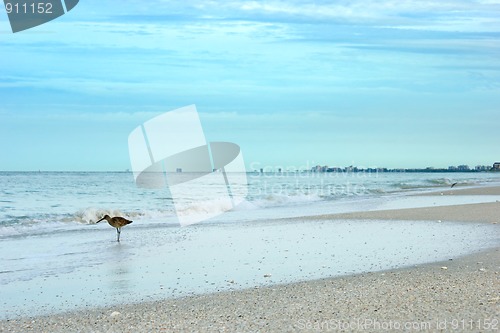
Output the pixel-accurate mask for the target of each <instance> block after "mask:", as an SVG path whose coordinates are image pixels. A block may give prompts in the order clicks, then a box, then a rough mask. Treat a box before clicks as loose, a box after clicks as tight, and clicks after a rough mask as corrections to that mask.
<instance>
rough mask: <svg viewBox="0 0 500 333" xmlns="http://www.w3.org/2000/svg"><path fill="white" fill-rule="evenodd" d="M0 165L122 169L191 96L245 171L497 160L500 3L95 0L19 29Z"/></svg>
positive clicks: (6, 39) (7, 44) (1, 125)
mask: <svg viewBox="0 0 500 333" xmlns="http://www.w3.org/2000/svg"><path fill="white" fill-rule="evenodd" d="M0 59H1V60H2V61H0V101H1V102H0V171H30V170H36V171H37V170H46V171H49V170H53V171H123V170H126V169H129V168H130V160H129V155H128V135H129V134H130V133H131V132H132V130H134V128H136V127H137V126H139V125H141V124H142V123H144V122H145V121H147V120H149V119H151V118H153V117H155V116H157V115H160V114H162V113H164V112H167V111H170V110H173V109H177V108H180V107H183V106H186V105H191V104H195V105H196V106H197V109H198V112H199V114H200V119H201V122H202V125H203V128H204V131H205V136H206V139H207V141H229V142H234V143H237V144H238V145H240V147H241V149H242V152H243V156H244V159H245V163H246V165H247V167H248V168H249V169H256V168H260V167H270V166H271V167H272V166H280V167H284V168H288V167H290V168H294V167H312V166H313V165H316V164H321V165H329V166H348V165H358V166H365V167H391V168H405V167H422V168H423V167H428V166H433V167H448V166H449V165H459V164H469V165H471V166H475V165H477V164H487V165H491V164H493V162H495V161H499V160H500V148H499V139H498V133H499V132H498V125H499V123H500V61H499V60H500V0H470V1H464V0H440V1H428V0H419V1H409V0H397V1H396V0H394V1H393V0H378V1H372V0H359V1H296V0H292V1H276V0H267V1H234V0H225V1H216V0H213V1H191V0H185V1H169V0H151V1H147V2H146V1H139V0H137V1H131V0H122V1H119V2H118V1H97V0H82V1H80V3H79V4H78V5H77V6H76V7H75V8H74V9H73V10H71V11H70V12H68V13H67V14H66V15H64V16H62V17H59V18H58V19H56V20H54V21H51V22H48V23H46V24H44V25H41V26H39V27H35V28H33V29H30V30H26V31H23V32H19V33H15V34H13V33H12V31H11V29H10V25H9V22H8V18H7V15H6V13H5V11H4V10H1V9H0Z"/></svg>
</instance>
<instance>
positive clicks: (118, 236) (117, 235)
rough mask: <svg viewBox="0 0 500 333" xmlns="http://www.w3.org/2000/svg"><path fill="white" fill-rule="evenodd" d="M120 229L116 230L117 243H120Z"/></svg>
mask: <svg viewBox="0 0 500 333" xmlns="http://www.w3.org/2000/svg"><path fill="white" fill-rule="evenodd" d="M120 232H121V231H120V228H116V237H117V238H116V241H117V242H119V241H120Z"/></svg>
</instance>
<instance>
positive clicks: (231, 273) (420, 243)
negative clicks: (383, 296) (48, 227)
mask: <svg viewBox="0 0 500 333" xmlns="http://www.w3.org/2000/svg"><path fill="white" fill-rule="evenodd" d="M114 237H115V232H114V230H113V229H112V228H98V226H89V229H87V230H84V231H78V232H68V233H57V234H52V235H51V234H46V235H39V236H32V237H27V238H23V239H17V240H7V241H2V242H1V243H0V252H1V253H4V254H6V255H4V256H3V258H2V269H1V272H0V286H1V289H0V300H1V301H0V313H1V314H3V318H11V317H15V316H20V315H35V314H45V313H51V312H60V311H68V310H73V309H82V308H85V307H96V306H115V307H117V308H119V306H117V304H120V303H130V302H139V301H146V300H155V299H162V298H169V297H179V296H185V295H192V294H199V293H206V292H217V291H221V290H230V289H239V288H249V287H255V286H263V285H270V284H276V283H286V282H294V281H301V280H311V279H318V278H323V277H331V276H339V275H347V274H354V273H360V272H367V271H377V270H385V269H391V268H397V267H404V266H411V265H415V264H419V263H426V262H432V261H438V260H447V259H451V258H456V257H458V256H460V255H464V254H467V253H471V252H474V251H479V250H482V249H485V248H488V247H493V246H496V245H497V244H498V242H499V239H500V235H499V231H498V228H495V226H493V225H485V224H471V223H445V222H443V223H437V222H423V221H420V222H417V221H415V222H411V221H307V222H306V221H298V220H297V221H260V222H245V223H240V224H229V223H219V224H218V223H212V224H205V225H203V224H202V225H194V226H191V227H186V228H180V227H174V226H168V225H162V224H158V225H156V226H155V227H151V226H148V227H144V226H141V225H138V226H135V227H134V225H133V224H132V225H130V226H127V228H124V229H123V233H122V242H121V243H117V242H116V240H115V238H114ZM68 249H71V251H68Z"/></svg>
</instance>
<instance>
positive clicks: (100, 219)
mask: <svg viewBox="0 0 500 333" xmlns="http://www.w3.org/2000/svg"><path fill="white" fill-rule="evenodd" d="M102 220H104V217H103V218H102V219H100V220H99V221H97V222H96V224H97V223H99V222H101V221H102Z"/></svg>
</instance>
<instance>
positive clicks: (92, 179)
mask: <svg viewBox="0 0 500 333" xmlns="http://www.w3.org/2000/svg"><path fill="white" fill-rule="evenodd" d="M247 179H248V183H249V187H248V196H247V200H246V201H245V202H243V203H242V204H240V205H239V206H238V207H236V209H234V210H233V212H230V213H232V214H230V218H231V220H232V221H233V222H237V221H239V220H245V221H248V220H252V219H253V218H255V219H258V218H266V219H275V218H281V217H283V215H286V216H288V217H291V216H302V215H311V214H312V215H316V214H321V213H324V212H325V213H326V212H330V213H332V212H335V211H331V209H330V208H329V207H331V206H329V205H328V203H338V202H342V201H346V200H350V201H352V200H356V199H366V198H371V197H381V196H387V195H397V194H398V193H401V194H404V193H408V192H410V191H425V190H432V189H438V188H441V187H442V188H446V187H449V186H450V184H452V183H454V182H458V187H460V186H463V185H482V184H488V183H494V182H499V181H500V174H498V173H449V174H448V173H297V174H295V173H288V174H274V173H268V174H255V173H248V174H247ZM205 186H206V188H207V189H208V188H211V184H210V183H209V182H207V183H206V184H205ZM207 192H210V193H211V194H210V195H213V191H207ZM196 196H197V197H196ZM200 197H201V199H210V198H208V197H207V198H203V191H201V194H200V191H197V192H196V194H193V195H191V196H186V197H185V198H180V200H184V201H185V202H186V203H190V202H194V201H195V200H198V199H200ZM219 205H220V203H218V202H217V201H214V202H213V203H212V204H208V205H207V204H205V205H203V206H197V205H194V206H193V207H192V208H191V209H192V211H188V212H184V213H186V214H190V213H192V214H198V213H200V212H201V213H203V212H210V211H216V212H217V211H221V212H222V211H223V209H224V208H225V207H220V206H219ZM175 213H176V212H175V209H174V207H173V204H172V198H171V195H170V192H169V191H168V189H166V188H165V189H160V190H158V189H156V190H147V189H141V188H138V187H136V185H135V183H134V179H133V176H132V174H131V173H124V172H121V173H113V172H110V173H92V172H88V173H87V172H41V173H40V172H32V173H31V172H0V238H6V237H7V238H8V237H19V236H29V235H32V234H40V233H46V232H51V233H53V232H57V231H58V230H62V231H63V230H66V229H67V228H70V229H75V228H78V227H80V228H83V227H85V225H87V224H91V223H93V222H95V221H97V220H98V219H99V218H101V217H102V216H103V215H104V214H109V215H112V216H113V215H123V216H127V217H129V218H131V219H133V220H134V222H135V221H138V222H139V223H148V222H151V223H153V222H154V223H166V224H176V223H177V220H176V217H175ZM225 218H226V219H227V217H225ZM221 219H224V218H223V217H222V216H221V217H220V218H219V220H221ZM217 220H218V219H217V218H215V221H217Z"/></svg>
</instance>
